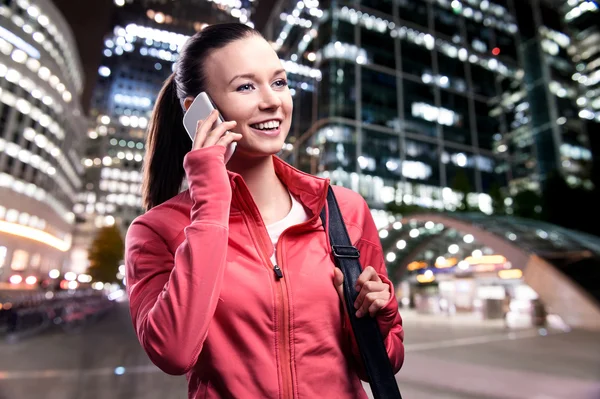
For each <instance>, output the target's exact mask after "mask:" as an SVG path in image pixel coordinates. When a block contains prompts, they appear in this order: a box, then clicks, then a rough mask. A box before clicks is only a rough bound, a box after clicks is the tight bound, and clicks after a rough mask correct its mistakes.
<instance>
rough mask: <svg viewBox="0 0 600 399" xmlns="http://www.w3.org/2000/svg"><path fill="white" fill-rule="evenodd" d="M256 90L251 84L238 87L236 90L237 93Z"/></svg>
mask: <svg viewBox="0 0 600 399" xmlns="http://www.w3.org/2000/svg"><path fill="white" fill-rule="evenodd" d="M253 88H254V86H252V84H251V83H246V84H245V85H241V86H240V87H238V88H237V89H236V90H237V91H248V90H252V89H253Z"/></svg>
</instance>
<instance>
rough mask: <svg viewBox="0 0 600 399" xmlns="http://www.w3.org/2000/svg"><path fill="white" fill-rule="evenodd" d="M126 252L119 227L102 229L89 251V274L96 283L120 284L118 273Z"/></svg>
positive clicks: (113, 226)
mask: <svg viewBox="0 0 600 399" xmlns="http://www.w3.org/2000/svg"><path fill="white" fill-rule="evenodd" d="M124 251H125V244H124V243H123V238H122V237H121V232H120V231H119V228H118V227H117V225H116V224H115V225H112V226H107V227H103V228H101V229H100V230H99V231H98V234H97V235H96V238H95V239H94V241H93V242H92V245H91V246H90V248H89V251H88V259H89V261H90V267H89V268H88V274H89V275H90V276H92V278H93V279H94V281H101V282H104V283H113V282H120V281H119V279H118V278H117V273H118V272H119V265H120V264H121V260H122V259H123V252H124Z"/></svg>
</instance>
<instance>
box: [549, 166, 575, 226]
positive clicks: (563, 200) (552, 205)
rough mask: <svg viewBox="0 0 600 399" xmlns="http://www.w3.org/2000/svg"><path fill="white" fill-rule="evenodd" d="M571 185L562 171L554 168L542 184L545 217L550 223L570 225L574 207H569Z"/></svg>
mask: <svg viewBox="0 0 600 399" xmlns="http://www.w3.org/2000/svg"><path fill="white" fill-rule="evenodd" d="M571 191H572V190H571V187H569V185H568V184H567V182H566V181H565V179H564V178H563V177H562V175H561V173H560V172H559V171H557V170H554V171H552V172H550V173H548V177H547V178H546V180H545V181H544V184H543V185H542V208H543V215H542V217H543V219H544V221H546V222H548V223H553V224H557V225H559V226H563V227H570V225H571V224H572V223H571V221H569V219H570V218H572V217H573V211H574V210H573V209H569V208H570V206H569V204H568V203H569V202H570V197H571V195H572V193H571Z"/></svg>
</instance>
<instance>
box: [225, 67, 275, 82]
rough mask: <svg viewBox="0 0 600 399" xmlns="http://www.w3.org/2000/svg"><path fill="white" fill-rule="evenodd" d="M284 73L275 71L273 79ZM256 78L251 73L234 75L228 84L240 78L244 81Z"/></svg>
mask: <svg viewBox="0 0 600 399" xmlns="http://www.w3.org/2000/svg"><path fill="white" fill-rule="evenodd" d="M282 72H285V69H283V68H281V69H278V70H276V71H275V73H274V74H273V77H275V76H277V75H279V74H280V73H282ZM255 77H256V75H254V74H253V73H245V74H243V75H235V76H234V77H233V79H231V80H230V81H229V84H232V83H233V82H234V81H235V80H236V79H240V78H246V79H254V78H255Z"/></svg>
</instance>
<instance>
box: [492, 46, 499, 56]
mask: <svg viewBox="0 0 600 399" xmlns="http://www.w3.org/2000/svg"><path fill="white" fill-rule="evenodd" d="M492 54H494V55H498V54H500V48H499V47H494V48H493V49H492Z"/></svg>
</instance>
